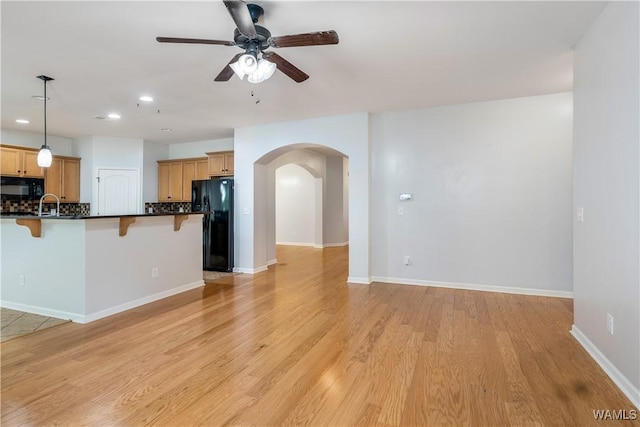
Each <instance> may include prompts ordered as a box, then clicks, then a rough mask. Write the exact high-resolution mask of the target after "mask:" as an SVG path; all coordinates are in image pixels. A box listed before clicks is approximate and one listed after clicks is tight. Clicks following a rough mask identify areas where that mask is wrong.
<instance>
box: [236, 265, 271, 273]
mask: <svg viewBox="0 0 640 427" xmlns="http://www.w3.org/2000/svg"><path fill="white" fill-rule="evenodd" d="M263 271H267V265H261V266H260V267H256V268H244V267H234V268H233V272H234V273H244V274H257V273H261V272H263Z"/></svg>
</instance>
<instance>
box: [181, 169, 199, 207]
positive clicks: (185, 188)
mask: <svg viewBox="0 0 640 427" xmlns="http://www.w3.org/2000/svg"><path fill="white" fill-rule="evenodd" d="M195 178H196V162H195V160H194V161H188V162H182V199H183V200H184V201H188V202H190V201H191V182H193V180H194V179H195Z"/></svg>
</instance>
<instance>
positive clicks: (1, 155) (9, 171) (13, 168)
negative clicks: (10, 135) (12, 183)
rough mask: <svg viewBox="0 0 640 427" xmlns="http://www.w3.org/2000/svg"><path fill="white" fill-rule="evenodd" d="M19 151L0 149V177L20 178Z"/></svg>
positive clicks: (6, 148)
mask: <svg viewBox="0 0 640 427" xmlns="http://www.w3.org/2000/svg"><path fill="white" fill-rule="evenodd" d="M20 173H21V169H20V150H17V149H15V148H8V147H0V175H5V176H20Z"/></svg>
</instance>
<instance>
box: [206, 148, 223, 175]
mask: <svg viewBox="0 0 640 427" xmlns="http://www.w3.org/2000/svg"><path fill="white" fill-rule="evenodd" d="M224 169H225V166H224V154H223V153H221V154H210V155H209V175H211V176H221V175H224Z"/></svg>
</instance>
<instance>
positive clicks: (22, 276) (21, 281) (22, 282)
mask: <svg viewBox="0 0 640 427" xmlns="http://www.w3.org/2000/svg"><path fill="white" fill-rule="evenodd" d="M18 283H19V285H20V286H21V287H23V288H24V274H21V275H20V277H18Z"/></svg>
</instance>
